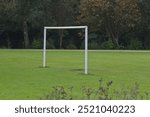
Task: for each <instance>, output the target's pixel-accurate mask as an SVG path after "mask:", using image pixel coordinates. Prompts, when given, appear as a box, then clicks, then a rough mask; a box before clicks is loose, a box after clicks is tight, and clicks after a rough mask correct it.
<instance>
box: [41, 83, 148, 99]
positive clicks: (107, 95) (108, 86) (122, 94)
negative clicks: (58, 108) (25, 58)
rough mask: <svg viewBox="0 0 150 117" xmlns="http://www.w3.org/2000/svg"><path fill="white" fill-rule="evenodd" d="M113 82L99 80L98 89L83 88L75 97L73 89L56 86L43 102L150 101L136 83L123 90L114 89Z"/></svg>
mask: <svg viewBox="0 0 150 117" xmlns="http://www.w3.org/2000/svg"><path fill="white" fill-rule="evenodd" d="M112 84H113V81H108V82H104V81H103V80H99V85H98V87H97V88H91V87H82V89H81V90H82V93H81V94H79V95H78V96H76V95H73V87H69V88H65V87H63V86H55V87H53V90H52V91H51V92H50V93H47V94H46V95H44V96H42V97H41V98H40V99H42V100H76V99H81V100H93V99H94V100H139V99H140V100H142V99H149V94H150V92H148V91H145V93H144V94H141V93H140V87H139V84H138V83H136V82H135V83H134V84H133V86H132V87H130V88H127V87H122V88H121V89H113V88H112Z"/></svg>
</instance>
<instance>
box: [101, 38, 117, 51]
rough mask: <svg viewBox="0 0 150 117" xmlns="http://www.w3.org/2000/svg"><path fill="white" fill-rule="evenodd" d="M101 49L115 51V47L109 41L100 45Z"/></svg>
mask: <svg viewBox="0 0 150 117" xmlns="http://www.w3.org/2000/svg"><path fill="white" fill-rule="evenodd" d="M101 48H102V49H115V46H114V44H113V42H112V41H111V40H108V41H106V42H104V43H102V44H101Z"/></svg>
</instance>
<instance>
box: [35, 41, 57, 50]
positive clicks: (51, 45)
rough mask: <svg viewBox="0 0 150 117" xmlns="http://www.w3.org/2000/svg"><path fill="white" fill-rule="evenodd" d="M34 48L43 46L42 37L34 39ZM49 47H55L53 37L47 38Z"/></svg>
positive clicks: (47, 46)
mask: <svg viewBox="0 0 150 117" xmlns="http://www.w3.org/2000/svg"><path fill="white" fill-rule="evenodd" d="M32 48H33V49H42V48H43V40H42V39H34V40H33V43H32ZM46 48H47V49H55V46H54V42H53V40H52V39H47V41H46Z"/></svg>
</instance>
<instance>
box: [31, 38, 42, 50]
mask: <svg viewBox="0 0 150 117" xmlns="http://www.w3.org/2000/svg"><path fill="white" fill-rule="evenodd" d="M32 48H33V49H41V48H43V41H42V40H41V39H34V40H33V43H32Z"/></svg>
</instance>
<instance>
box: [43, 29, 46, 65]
mask: <svg viewBox="0 0 150 117" xmlns="http://www.w3.org/2000/svg"><path fill="white" fill-rule="evenodd" d="M43 67H46V28H44V43H43Z"/></svg>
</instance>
